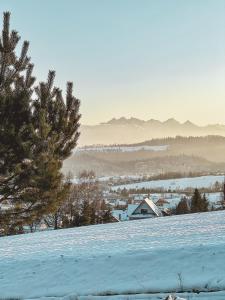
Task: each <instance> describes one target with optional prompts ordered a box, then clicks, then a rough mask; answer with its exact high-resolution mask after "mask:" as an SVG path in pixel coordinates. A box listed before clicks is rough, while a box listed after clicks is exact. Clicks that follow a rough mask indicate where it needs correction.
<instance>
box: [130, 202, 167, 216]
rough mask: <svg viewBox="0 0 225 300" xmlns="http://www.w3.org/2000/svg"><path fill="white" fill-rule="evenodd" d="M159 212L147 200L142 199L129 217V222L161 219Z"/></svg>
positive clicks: (152, 203)
mask: <svg viewBox="0 0 225 300" xmlns="http://www.w3.org/2000/svg"><path fill="white" fill-rule="evenodd" d="M162 216H163V214H162V212H161V210H160V209H159V208H158V207H157V206H156V205H155V204H154V202H153V201H152V200H150V199H148V198H146V199H144V200H143V201H142V202H141V203H140V204H139V205H138V206H137V207H136V209H134V211H133V212H132V213H131V215H130V216H129V219H130V220H140V219H147V218H155V217H162Z"/></svg>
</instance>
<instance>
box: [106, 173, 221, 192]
mask: <svg viewBox="0 0 225 300" xmlns="http://www.w3.org/2000/svg"><path fill="white" fill-rule="evenodd" d="M217 181H218V182H219V183H223V182H224V176H222V175H218V176H214V175H210V176H200V177H192V178H178V179H165V180H152V181H143V182H137V183H128V184H123V185H116V186H113V187H112V188H111V189H112V190H113V191H117V190H118V189H121V190H122V189H124V188H126V189H141V188H149V189H152V188H153V189H164V190H165V191H166V190H173V191H174V190H176V191H179V190H183V189H186V188H204V187H207V188H210V187H212V186H213V185H214V184H215V183H216V182H217Z"/></svg>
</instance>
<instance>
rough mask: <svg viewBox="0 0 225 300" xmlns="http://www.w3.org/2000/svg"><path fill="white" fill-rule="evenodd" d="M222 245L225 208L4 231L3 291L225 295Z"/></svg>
mask: <svg viewBox="0 0 225 300" xmlns="http://www.w3.org/2000/svg"><path fill="white" fill-rule="evenodd" d="M224 249H225V211H221V212H212V213H201V214H192V215H185V216H174V217H164V218H155V219H148V220H141V221H130V222H123V223H113V224H108V225H96V226H88V227H80V228H73V229H65V230H58V231H49V232H39V233H34V234H27V235H20V236H11V237H2V238H0V298H9V297H21V298H40V297H44V296H45V297H59V298H60V297H66V296H71V297H72V296H74V297H72V298H71V297H70V298H69V299H75V295H78V296H80V295H83V296H85V295H86V296H87V295H90V296H89V297H87V298H82V299H92V297H91V295H92V296H93V295H95V296H96V297H97V296H98V297H97V298H96V299H99V297H100V296H103V295H128V294H131V295H133V296H129V298H128V296H124V297H122V296H118V297H116V298H115V297H113V298H112V297H111V298H112V299H164V298H163V297H165V295H168V293H172V292H180V291H185V292H193V291H194V292H195V291H201V292H207V291H214V292H216V294H211V293H209V294H207V293H206V294H203V293H200V294H189V295H188V297H189V299H214V300H215V299H225V294H224V293H223V292H220V293H217V291H223V290H225V268H224V262H225V251H224ZM154 293H157V295H155V296H154V295H152V294H154ZM162 293H165V294H162ZM135 294H139V296H134V295H135ZM144 294H148V295H147V296H145V295H144ZM184 295H185V294H184ZM191 295H192V296H191ZM193 295H194V296H193ZM204 295H205V296H204ZM207 295H208V296H207ZM210 295H211V296H212V295H214V296H213V298H208V297H209V296H210ZM215 295H217V296H215ZM221 295H223V296H222V297H224V298H220V296H221ZM203 296H204V297H203ZM111 298H110V299H111ZM184 298H185V297H184ZM67 299H68V298H67ZM76 299H81V298H76ZM186 299H187V298H186Z"/></svg>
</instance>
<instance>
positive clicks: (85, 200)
mask: <svg viewBox="0 0 225 300" xmlns="http://www.w3.org/2000/svg"><path fill="white" fill-rule="evenodd" d="M50 220H51V218H50V217H49V216H48V218H47V219H45V221H46V223H47V224H48V225H50V226H51V227H54V228H55V229H57V228H68V227H77V226H84V225H94V224H102V223H110V222H112V221H113V219H112V215H111V207H110V206H109V205H108V204H106V203H105V201H104V197H103V191H102V188H101V186H100V185H99V182H98V181H97V180H96V177H95V174H94V172H92V171H83V172H82V173H80V175H79V178H78V183H77V184H74V185H71V189H70V193H69V195H68V197H67V198H66V200H65V202H64V203H63V204H62V205H61V206H60V207H59V208H58V210H57V212H56V213H55V214H54V216H53V218H52V220H53V222H52V221H51V222H50V223H49V221H50ZM51 223H52V224H51Z"/></svg>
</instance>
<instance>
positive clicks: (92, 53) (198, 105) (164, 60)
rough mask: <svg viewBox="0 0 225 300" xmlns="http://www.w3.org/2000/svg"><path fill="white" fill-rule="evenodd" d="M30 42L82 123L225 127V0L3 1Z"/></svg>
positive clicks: (38, 64)
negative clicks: (69, 85) (73, 99)
mask: <svg viewBox="0 0 225 300" xmlns="http://www.w3.org/2000/svg"><path fill="white" fill-rule="evenodd" d="M5 10H9V11H11V13H12V16H11V28H12V29H16V30H17V31H19V33H20V35H21V37H22V39H23V40H24V39H27V40H29V41H30V42H31V45H30V52H29V54H30V56H31V57H32V61H33V62H34V63H35V75H36V77H37V78H38V80H39V81H40V80H43V79H45V78H46V76H47V72H48V70H49V69H54V70H56V74H57V80H56V83H57V85H59V86H60V87H61V88H63V89H64V90H65V83H66V81H67V80H71V81H73V82H74V85H75V95H76V96H77V97H78V98H80V99H81V112H82V115H83V116H82V123H83V124H97V123H100V122H104V121H107V120H109V119H111V118H113V117H121V116H125V117H131V116H133V117H137V118H141V119H145V120H147V119H151V118H154V119H159V120H166V119H168V118H171V117H174V118H176V119H177V120H179V121H182V122H183V121H186V120H187V119H189V120H191V121H193V122H195V123H197V124H200V125H201V124H202V125H203V124H206V123H224V124H225V0H188V1H187V0H0V12H1V14H2V12H3V11H5Z"/></svg>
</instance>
